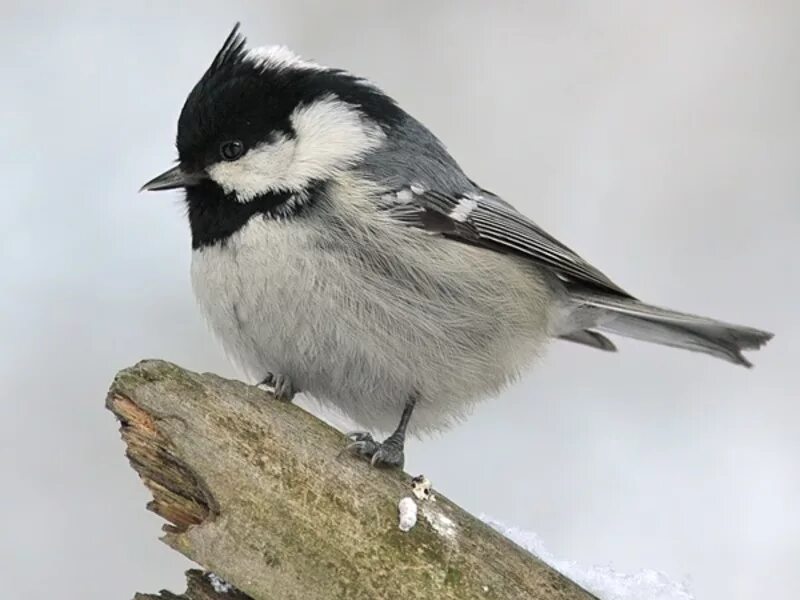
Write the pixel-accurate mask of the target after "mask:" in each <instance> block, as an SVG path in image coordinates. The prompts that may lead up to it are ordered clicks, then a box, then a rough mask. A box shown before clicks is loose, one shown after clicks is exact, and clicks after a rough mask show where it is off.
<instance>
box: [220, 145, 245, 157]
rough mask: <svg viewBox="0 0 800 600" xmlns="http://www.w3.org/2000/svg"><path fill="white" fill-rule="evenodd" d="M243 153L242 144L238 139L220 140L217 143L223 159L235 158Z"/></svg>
mask: <svg viewBox="0 0 800 600" xmlns="http://www.w3.org/2000/svg"><path fill="white" fill-rule="evenodd" d="M242 154H244V144H243V143H242V142H240V141H239V140H231V141H229V142H222V143H221V144H220V145H219V155H220V156H221V157H222V158H223V160H236V159H237V158H239V157H240V156H241V155H242Z"/></svg>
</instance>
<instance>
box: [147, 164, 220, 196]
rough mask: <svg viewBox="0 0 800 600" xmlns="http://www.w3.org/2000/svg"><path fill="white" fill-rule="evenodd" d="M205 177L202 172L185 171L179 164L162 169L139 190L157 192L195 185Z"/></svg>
mask: <svg viewBox="0 0 800 600" xmlns="http://www.w3.org/2000/svg"><path fill="white" fill-rule="evenodd" d="M205 178H206V176H205V174H204V173H187V172H186V171H184V170H183V169H182V168H181V166H180V165H178V166H177V167H172V168H171V169H169V170H168V171H164V172H163V173H162V174H161V175H159V176H158V177H154V178H153V179H151V180H150V181H148V182H147V183H145V184H144V185H143V186H142V187H141V189H140V190H139V191H140V192H159V191H161V190H174V189H176V188H185V187H190V186H193V185H197V184H198V183H200V182H201V181H203V180H204V179H205Z"/></svg>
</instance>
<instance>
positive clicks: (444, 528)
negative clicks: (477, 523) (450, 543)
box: [422, 504, 458, 539]
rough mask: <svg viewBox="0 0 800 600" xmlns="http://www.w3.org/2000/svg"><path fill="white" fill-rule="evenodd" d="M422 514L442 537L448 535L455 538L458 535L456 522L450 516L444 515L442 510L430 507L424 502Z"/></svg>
mask: <svg viewBox="0 0 800 600" xmlns="http://www.w3.org/2000/svg"><path fill="white" fill-rule="evenodd" d="M422 516H423V517H425V520H426V521H427V522H428V523H430V526H431V527H433V530H434V531H435V532H436V533H438V534H439V535H441V536H442V537H446V538H448V539H453V538H455V537H456V533H457V531H458V528H457V527H456V524H455V523H454V522H453V520H452V519H451V518H450V517H448V516H446V515H444V514H443V513H442V512H441V511H440V510H438V509H435V508H430V507H428V506H425V505H424V504H423V506H422Z"/></svg>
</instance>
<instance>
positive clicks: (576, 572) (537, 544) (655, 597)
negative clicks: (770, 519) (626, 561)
mask: <svg viewBox="0 0 800 600" xmlns="http://www.w3.org/2000/svg"><path fill="white" fill-rule="evenodd" d="M480 518H481V520H482V521H484V522H485V523H486V524H487V525H489V526H490V527H492V528H493V529H495V530H497V531H499V532H500V533H502V534H503V535H504V536H506V537H507V538H508V539H510V540H511V541H513V542H515V543H517V544H519V545H520V546H522V547H523V548H525V549H526V550H527V551H528V552H530V553H531V554H534V555H535V556H537V557H538V558H540V559H541V560H543V561H544V562H546V563H547V564H548V565H550V566H551V567H553V568H554V569H555V570H556V571H559V572H560V573H562V574H563V575H565V576H566V577H569V578H570V579H571V580H572V581H574V582H575V583H577V584H578V585H580V586H582V587H584V588H586V589H587V590H589V591H590V592H591V593H593V594H595V595H596V596H598V597H599V598H601V600H695V598H694V595H693V594H691V593H690V592H689V590H688V589H686V586H685V585H683V584H682V583H677V582H675V581H672V580H671V579H670V578H669V577H667V576H666V575H665V574H664V573H661V572H659V571H654V570H652V569H643V570H641V571H639V572H637V573H632V574H626V573H620V572H619V571H616V570H614V569H613V568H611V567H608V566H588V567H587V566H585V565H580V564H578V563H577V562H575V561H571V560H560V559H557V558H556V557H554V556H553V555H552V554H551V553H550V552H549V551H548V550H547V548H545V545H544V543H543V542H542V540H541V539H540V538H539V536H538V535H536V534H535V533H533V532H530V531H523V530H521V529H517V528H515V527H508V526H507V525H504V524H503V523H500V522H499V521H495V520H494V519H492V518H490V517H487V516H486V515H481V516H480Z"/></svg>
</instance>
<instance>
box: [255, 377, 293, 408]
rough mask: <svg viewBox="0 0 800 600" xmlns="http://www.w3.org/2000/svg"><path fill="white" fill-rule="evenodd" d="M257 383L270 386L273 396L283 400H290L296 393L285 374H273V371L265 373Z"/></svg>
mask: <svg viewBox="0 0 800 600" xmlns="http://www.w3.org/2000/svg"><path fill="white" fill-rule="evenodd" d="M258 385H265V386H267V387H271V388H272V389H273V390H274V391H273V393H274V394H275V397H276V398H277V399H278V400H281V401H283V402H291V401H292V398H294V395H295V394H296V393H297V390H296V389H295V387H294V385H292V381H291V380H290V379H289V378H288V377H287V376H286V375H275V374H274V373H267V376H266V377H264V379H262V380H261V381H260V382H259V384H258Z"/></svg>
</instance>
